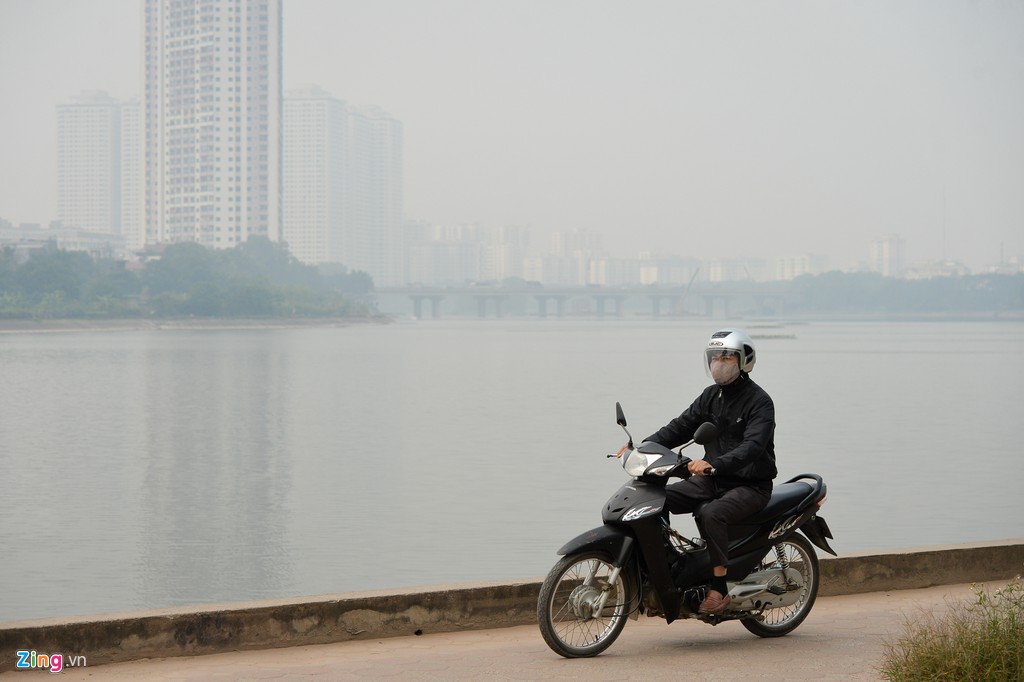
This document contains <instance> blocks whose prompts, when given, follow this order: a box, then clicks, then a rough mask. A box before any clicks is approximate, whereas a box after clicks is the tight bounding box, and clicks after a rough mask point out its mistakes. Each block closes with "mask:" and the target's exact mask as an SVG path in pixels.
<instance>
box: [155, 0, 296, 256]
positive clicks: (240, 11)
mask: <svg viewBox="0 0 1024 682" xmlns="http://www.w3.org/2000/svg"><path fill="white" fill-rule="evenodd" d="M143 21H144V24H145V47H144V57H145V62H144V74H145V75H144V84H145V85H144V95H143V102H142V121H143V123H142V125H143V129H144V132H145V160H146V163H145V214H146V215H145V219H146V242H147V243H151V244H152V243H174V242H183V241H195V242H198V243H200V244H202V245H204V246H208V247H213V248H231V247H234V246H236V245H238V244H239V243H241V242H244V241H246V240H247V239H249V237H252V236H257V235H259V236H266V237H268V238H270V239H271V240H274V241H276V240H278V239H280V237H281V106H282V103H281V47H282V46H281V40H282V38H281V36H282V33H281V0H230V1H223V0H145V11H144V14H143Z"/></svg>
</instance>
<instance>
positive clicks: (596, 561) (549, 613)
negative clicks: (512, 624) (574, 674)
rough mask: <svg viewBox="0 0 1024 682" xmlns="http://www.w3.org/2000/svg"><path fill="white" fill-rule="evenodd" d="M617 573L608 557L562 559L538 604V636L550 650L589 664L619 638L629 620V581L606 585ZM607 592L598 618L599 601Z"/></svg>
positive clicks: (593, 554)
mask: <svg viewBox="0 0 1024 682" xmlns="http://www.w3.org/2000/svg"><path fill="white" fill-rule="evenodd" d="M613 569H614V566H612V558H611V556H609V555H608V554H605V553H604V552H585V553H582V554H574V555H570V556H567V557H563V558H562V559H560V560H559V561H558V563H556V564H555V566H554V568H552V569H551V571H550V572H549V573H548V576H547V578H545V579H544V584H543V585H542V586H541V588H540V596H539V597H538V599H537V621H538V623H539V624H540V633H541V635H543V636H544V641H545V642H547V645H548V646H549V647H551V650H552V651H554V652H555V653H556V654H559V655H560V656H564V657H566V658H587V657H590V656H596V655H597V654H599V653H601V652H602V651H604V650H605V649H607V648H608V647H609V646H611V644H612V642H614V641H615V639H616V638H617V637H618V636H619V634H620V633H621V632H622V628H623V627H625V625H626V619H627V618H628V617H629V607H628V601H629V598H628V595H627V588H626V585H627V580H626V575H625V572H623V573H622V574H620V576H619V579H618V580H617V581H616V583H615V585H610V584H609V583H608V577H609V574H610V573H611V571H612V570H613ZM606 591H607V592H608V599H607V600H606V601H605V604H604V608H603V609H601V611H600V613H595V612H594V611H593V606H594V604H595V601H596V600H597V599H598V598H599V597H600V596H601V595H602V594H603V593H604V592H606Z"/></svg>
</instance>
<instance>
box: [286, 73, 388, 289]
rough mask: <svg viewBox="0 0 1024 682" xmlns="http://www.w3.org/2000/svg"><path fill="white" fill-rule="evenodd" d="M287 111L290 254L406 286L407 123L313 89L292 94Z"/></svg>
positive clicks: (300, 90) (288, 237) (384, 283)
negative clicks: (404, 155) (404, 131)
mask: <svg viewBox="0 0 1024 682" xmlns="http://www.w3.org/2000/svg"><path fill="white" fill-rule="evenodd" d="M284 112H285V113H284V171H283V174H284V175H283V177H284V198H283V205H284V222H283V229H282V234H283V239H284V240H285V241H286V242H287V243H288V245H289V248H290V250H291V252H292V255H294V256H295V257H296V258H298V259H299V260H300V261H303V262H305V263H309V264H319V263H342V264H344V265H345V266H347V267H348V268H350V269H351V270H361V271H363V272H366V273H368V274H370V276H371V277H373V280H374V282H375V283H376V284H378V285H382V286H388V285H394V284H402V283H404V282H405V281H406V262H405V257H404V250H403V248H402V246H403V238H402V225H403V203H402V196H403V191H402V183H403V174H402V153H403V152H402V124H401V122H399V121H397V120H395V119H394V118H392V117H391V116H389V115H388V114H387V113H385V112H383V111H382V110H380V109H379V108H376V107H368V108H359V107H352V106H350V105H348V104H346V103H345V102H344V101H342V100H339V99H337V98H335V97H334V96H332V95H331V94H330V93H328V92H326V91H324V90H323V89H321V88H319V87H317V86H315V85H310V86H305V87H303V88H299V89H296V90H292V91H289V92H288V94H287V96H286V97H285V105H284Z"/></svg>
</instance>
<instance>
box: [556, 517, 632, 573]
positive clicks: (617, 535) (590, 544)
mask: <svg viewBox="0 0 1024 682" xmlns="http://www.w3.org/2000/svg"><path fill="white" fill-rule="evenodd" d="M633 544H634V539H633V536H632V535H631V534H630V533H629V532H628V531H626V530H625V529H623V528H618V527H616V526H610V525H604V526H598V527H597V528H594V529H592V530H588V531H587V532H586V533H582V534H580V535H577V536H576V537H574V538H573V539H572V540H569V542H567V543H565V544H564V545H562V547H561V548H560V549H559V550H558V554H559V555H560V556H566V555H568V554H577V553H580V552H589V551H591V550H599V551H602V552H607V553H608V554H610V555H611V556H612V559H613V560H614V563H615V565H616V566H625V565H626V560H627V559H628V558H629V555H630V553H631V552H632V551H633Z"/></svg>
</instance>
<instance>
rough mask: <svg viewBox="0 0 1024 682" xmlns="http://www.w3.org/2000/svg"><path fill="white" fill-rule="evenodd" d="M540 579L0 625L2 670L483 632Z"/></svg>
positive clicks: (981, 555)
mask: <svg viewBox="0 0 1024 682" xmlns="http://www.w3.org/2000/svg"><path fill="white" fill-rule="evenodd" d="M1022 572H1024V539H1022V540H1008V541H1004V542H995V543H979V544H970V545H950V546H943V547H928V548H916V549H908V550H896V551H887V552H886V553H884V554H879V553H863V554H856V555H850V556H843V557H839V558H834V557H823V558H822V560H821V588H820V592H819V594H820V595H821V596H832V595H840V594H854V593H859V592H877V591H883V590H900V589H911V588H920V587H931V586H935V585H952V584H958V583H969V582H986V581H1006V580H1009V579H1011V578H1013V577H1014V576H1017V575H1020V574H1021V573H1022ZM539 589H540V580H525V581H521V582H513V583H508V582H501V583H474V584H467V585H453V586H450V587H443V588H424V589H417V590H403V591H378V592H360V593H349V594H338V595H326V596H322V597H316V598H309V599H306V600H275V601H262V602H252V603H244V604H224V605H204V606H202V607H198V608H195V607H194V608H182V609H166V610H159V611H146V612H138V613H124V614H104V615H103V616H98V617H94V618H78V619H70V620H69V619H66V618H54V619H47V620H39V621H22V622H11V623H0V672H2V671H6V670H12V669H14V666H15V662H16V657H15V652H16V651H19V650H34V651H37V652H40V653H62V654H64V655H83V656H85V657H86V658H87V660H88V664H89V665H90V666H93V665H100V664H103V663H111V662H116V661H127V660H132V659H139V658H156V657H167V656H189V655H196V654H206V653H215V652H221V651H231V650H243V649H267V648H273V647H284V646H299V645H305V644H325V643H329V642H341V641H347V640H355V639H376V638H382V637H395V636H406V635H415V634H423V633H437V632H451V631H457V630H480V629H486V628H498V627H508V626H513V625H524V624H528V623H532V622H536V619H537V616H536V609H537V593H538V591H539Z"/></svg>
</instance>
